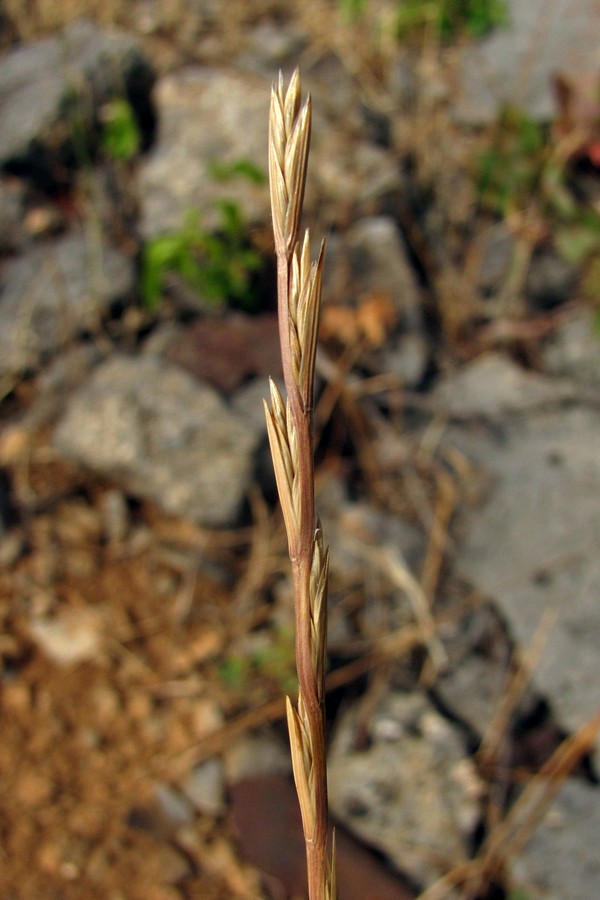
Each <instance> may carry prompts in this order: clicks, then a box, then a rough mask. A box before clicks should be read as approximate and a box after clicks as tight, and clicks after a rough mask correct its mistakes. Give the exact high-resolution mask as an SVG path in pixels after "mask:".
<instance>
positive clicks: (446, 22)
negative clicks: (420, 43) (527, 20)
mask: <svg viewBox="0 0 600 900" xmlns="http://www.w3.org/2000/svg"><path fill="white" fill-rule="evenodd" d="M507 22H508V10H507V7H506V3H505V2H504V0H442V3H440V18H439V25H440V32H441V34H442V37H444V38H446V39H450V38H453V37H454V36H455V35H456V34H457V33H458V32H460V31H462V30H464V31H465V32H466V33H467V34H468V35H469V37H472V38H480V37H483V36H484V35H485V34H487V33H488V32H489V31H492V30H493V29H494V28H497V27H498V26H500V25H506V23H507Z"/></svg>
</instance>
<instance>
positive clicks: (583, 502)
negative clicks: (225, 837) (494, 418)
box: [449, 408, 600, 731]
mask: <svg viewBox="0 0 600 900" xmlns="http://www.w3.org/2000/svg"><path fill="white" fill-rule="evenodd" d="M449 439H450V440H451V441H452V442H453V443H454V444H456V445H458V446H459V447H460V448H462V449H463V450H464V451H465V452H466V453H468V454H469V455H470V457H471V458H472V459H474V461H475V462H476V463H478V464H479V465H481V466H484V467H485V468H486V469H487V470H488V471H490V472H491V473H492V474H493V475H494V477H495V481H496V484H495V486H494V488H493V489H492V491H491V492H490V493H489V494H488V497H487V498H486V500H485V502H484V503H483V505H482V506H481V507H480V508H479V509H477V510H475V511H473V512H472V513H471V514H470V517H469V520H468V523H467V527H466V533H465V539H464V542H463V544H462V546H460V547H459V549H458V553H457V566H458V569H459V571H460V572H461V574H462V575H464V576H466V577H467V578H468V579H469V580H470V581H471V582H472V583H473V584H474V585H475V586H476V588H477V590H478V591H479V592H481V593H482V594H483V595H484V596H486V597H488V598H491V599H492V600H494V601H495V602H496V604H497V605H498V607H499V609H500V611H501V613H502V615H503V616H504V618H505V619H506V621H507V623H508V626H509V628H510V630H511V633H512V635H513V636H514V638H515V639H516V640H517V642H518V643H519V644H520V645H521V646H522V647H528V646H529V645H530V644H531V641H532V639H533V637H534V635H535V634H536V631H537V630H538V628H539V627H540V624H541V623H542V621H543V620H545V617H547V616H550V617H551V621H552V627H551V630H550V633H549V637H548V641H547V645H546V647H545V649H544V652H543V654H542V657H541V659H540V661H539V663H538V665H537V667H536V669H535V672H534V683H535V685H536V686H537V688H538V689H539V690H540V691H541V692H542V694H543V695H544V696H545V697H546V698H547V699H548V701H549V702H550V704H551V706H552V708H553V709H554V711H555V714H556V717H557V719H558V721H559V723H560V724H561V725H562V726H563V727H564V728H566V729H567V730H569V731H572V730H575V729H576V728H578V727H580V726H581V725H583V724H584V722H586V721H587V720H588V719H589V718H591V716H592V715H593V714H594V713H595V712H596V711H597V709H598V673H599V668H598V645H599V642H600V607H599V606H598V596H599V593H600V558H599V557H598V552H597V551H598V540H599V538H600V504H598V495H599V493H600V412H598V411H597V410H595V409H587V408H571V409H563V410H554V411H551V410H550V411H547V412H538V413H536V414H535V415H530V416H528V417H524V418H519V419H515V420H514V421H512V422H511V423H510V424H509V425H507V426H506V427H504V428H500V429H497V430H496V433H495V434H494V435H491V434H489V433H483V432H481V431H476V430H474V429H471V430H468V429H460V430H459V429H453V430H452V432H451V434H450V436H449Z"/></svg>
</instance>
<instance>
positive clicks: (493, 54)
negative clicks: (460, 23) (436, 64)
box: [457, 0, 600, 124]
mask: <svg viewBox="0 0 600 900" xmlns="http://www.w3.org/2000/svg"><path fill="white" fill-rule="evenodd" d="M508 16H509V25H508V27H506V28H500V29H497V30H496V31H494V32H493V33H492V34H491V35H490V36H489V37H487V38H485V39H484V40H483V41H481V42H480V43H479V44H476V45H472V46H470V47H468V48H466V50H465V51H464V56H463V61H462V71H461V76H460V88H459V101H458V105H457V114H458V117H459V118H460V119H461V120H462V121H465V122H469V123H471V124H483V123H486V122H491V121H493V120H494V119H495V118H496V116H497V115H498V111H499V109H500V107H501V106H502V105H503V104H505V103H511V104H513V105H516V106H519V107H521V108H522V109H524V110H525V111H526V112H527V113H528V114H529V115H531V116H533V117H534V118H536V119H538V120H541V121H547V120H549V119H551V118H552V116H553V113H554V102H553V97H552V81H551V79H552V75H553V74H554V73H555V72H564V73H565V74H568V75H571V74H573V75H576V74H579V73H586V72H590V71H595V70H596V68H597V65H598V37H599V33H600V29H599V25H598V22H599V18H598V3H597V0H552V2H548V0H528V2H527V3H524V2H523V0H509V2H508Z"/></svg>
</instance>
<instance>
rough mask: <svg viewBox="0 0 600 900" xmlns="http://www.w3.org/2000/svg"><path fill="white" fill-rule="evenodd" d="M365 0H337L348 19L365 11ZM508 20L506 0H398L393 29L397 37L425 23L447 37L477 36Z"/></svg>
mask: <svg viewBox="0 0 600 900" xmlns="http://www.w3.org/2000/svg"><path fill="white" fill-rule="evenodd" d="M367 6H368V0H338V8H339V9H340V11H341V13H342V15H343V16H344V18H345V19H346V20H347V21H356V20H357V19H359V18H360V17H361V16H362V15H364V14H365V13H366V12H367ZM507 21H508V12H507V6H506V0H398V2H397V4H396V12H395V30H396V35H397V37H398V38H400V39H401V38H405V37H408V36H410V35H411V34H412V33H413V32H415V31H419V30H420V29H422V28H424V27H426V26H428V27H434V28H435V29H436V30H437V31H438V33H439V35H440V37H441V38H442V39H443V40H445V41H449V40H452V39H454V38H456V37H457V36H458V35H460V34H462V33H466V34H467V35H469V37H472V38H479V37H482V36H483V35H485V34H487V33H488V32H489V31H491V30H492V29H493V28H496V27H497V26H498V25H505V24H506V22H507Z"/></svg>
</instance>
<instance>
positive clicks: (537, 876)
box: [511, 779, 600, 900]
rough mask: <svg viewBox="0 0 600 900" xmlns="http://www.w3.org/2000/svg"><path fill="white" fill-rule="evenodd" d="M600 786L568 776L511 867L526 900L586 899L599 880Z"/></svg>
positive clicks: (591, 895)
mask: <svg viewBox="0 0 600 900" xmlns="http://www.w3.org/2000/svg"><path fill="white" fill-rule="evenodd" d="M599 830H600V790H599V789H598V787H597V786H596V787H595V788H593V787H591V786H590V785H589V784H583V783H582V782H580V781H576V780H575V779H571V780H570V781H568V782H567V783H566V784H565V785H564V786H563V787H562V789H561V791H560V793H559V795H558V797H557V799H556V801H555V802H554V804H553V806H552V808H551V809H550V810H549V811H548V813H547V814H546V817H545V819H544V821H543V822H542V824H541V825H540V826H539V827H538V829H537V830H536V832H535V834H534V835H533V837H532V839H531V841H530V842H529V844H528V845H527V847H526V848H525V850H524V852H523V853H522V854H521V856H520V857H519V858H518V859H517V860H515V861H514V862H513V864H512V866H511V868H512V874H513V876H514V878H515V879H516V880H517V881H518V882H519V884H520V886H522V888H523V890H524V892H525V894H526V896H527V897H528V898H529V897H530V898H531V900H566V898H567V897H568V900H589V898H590V897H594V896H595V895H596V893H597V891H598V885H599V884H600V852H599V851H598V833H599Z"/></svg>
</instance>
